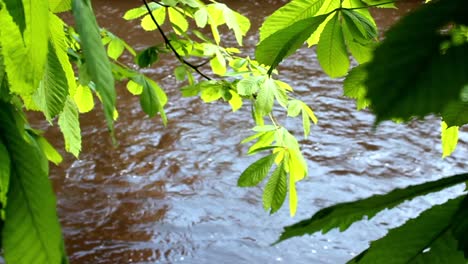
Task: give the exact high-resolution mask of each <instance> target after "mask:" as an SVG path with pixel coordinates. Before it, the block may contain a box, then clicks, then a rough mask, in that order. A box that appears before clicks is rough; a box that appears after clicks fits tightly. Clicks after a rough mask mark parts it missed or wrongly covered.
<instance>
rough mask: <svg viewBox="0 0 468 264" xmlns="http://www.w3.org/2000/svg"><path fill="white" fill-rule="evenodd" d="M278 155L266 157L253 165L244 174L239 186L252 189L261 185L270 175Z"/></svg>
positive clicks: (240, 178) (238, 182) (238, 183)
mask: <svg viewBox="0 0 468 264" xmlns="http://www.w3.org/2000/svg"><path fill="white" fill-rule="evenodd" d="M275 157H276V154H270V155H268V156H265V157H263V158H261V159H259V160H257V161H256V162H254V163H252V164H251V165H250V166H249V167H248V168H247V169H245V171H244V172H242V174H241V176H240V177H239V180H238V181H237V186H239V187H252V186H255V185H257V184H259V183H260V182H261V181H262V180H263V179H265V177H266V176H267V175H268V172H269V171H270V169H271V166H272V165H273V163H274V162H275Z"/></svg>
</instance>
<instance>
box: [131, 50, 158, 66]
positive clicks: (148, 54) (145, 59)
mask: <svg viewBox="0 0 468 264" xmlns="http://www.w3.org/2000/svg"><path fill="white" fill-rule="evenodd" d="M158 59H159V51H158V49H157V47H149V48H147V49H145V50H143V51H141V52H140V53H138V55H137V56H136V57H135V62H136V64H137V65H138V66H140V67H141V68H146V67H150V66H151V65H153V63H155V62H157V61H158Z"/></svg>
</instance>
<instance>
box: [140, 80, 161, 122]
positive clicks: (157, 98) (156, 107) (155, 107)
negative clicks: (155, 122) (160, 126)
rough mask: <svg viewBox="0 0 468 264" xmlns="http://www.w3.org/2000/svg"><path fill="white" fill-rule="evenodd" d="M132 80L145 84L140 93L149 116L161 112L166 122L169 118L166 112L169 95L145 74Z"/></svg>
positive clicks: (141, 100)
mask: <svg viewBox="0 0 468 264" xmlns="http://www.w3.org/2000/svg"><path fill="white" fill-rule="evenodd" d="M132 80H133V81H134V82H136V83H138V84H140V85H141V86H143V92H142V93H141V95H140V104H141V108H142V109H143V111H144V112H145V113H146V114H147V115H148V116H149V117H153V116H155V115H156V113H159V114H160V115H161V119H162V121H163V123H164V124H166V123H167V118H166V113H165V112H164V105H165V104H166V103H167V96H166V94H165V93H164V91H163V90H162V89H161V87H159V85H158V84H157V83H155V82H154V81H153V80H151V79H148V78H146V77H145V76H143V75H139V76H136V77H134V78H133V79H132Z"/></svg>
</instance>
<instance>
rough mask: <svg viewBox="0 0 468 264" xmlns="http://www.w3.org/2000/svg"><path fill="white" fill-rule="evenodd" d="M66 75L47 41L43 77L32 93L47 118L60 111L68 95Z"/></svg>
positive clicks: (53, 49) (49, 118)
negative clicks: (47, 50)
mask: <svg viewBox="0 0 468 264" xmlns="http://www.w3.org/2000/svg"><path fill="white" fill-rule="evenodd" d="M68 91H69V88H68V81H67V76H66V75H65V72H64V70H63V68H62V64H61V63H60V61H59V60H58V57H57V54H56V51H55V48H54V47H53V46H52V44H51V43H49V52H48V56H47V63H46V65H45V71H44V78H43V79H42V81H41V82H40V83H39V88H38V89H37V90H36V93H35V94H34V97H33V98H34V101H35V102H36V104H37V105H38V106H39V107H40V108H41V110H42V111H43V112H44V115H45V116H46V118H47V120H49V121H50V120H51V119H52V118H54V117H55V116H56V115H58V114H59V113H60V112H62V110H63V107H64V105H65V101H66V100H67V96H68Z"/></svg>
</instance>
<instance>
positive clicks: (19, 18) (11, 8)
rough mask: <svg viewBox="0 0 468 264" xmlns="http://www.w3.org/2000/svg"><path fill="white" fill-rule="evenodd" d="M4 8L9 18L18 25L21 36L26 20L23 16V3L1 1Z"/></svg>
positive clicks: (15, 0)
mask: <svg viewBox="0 0 468 264" xmlns="http://www.w3.org/2000/svg"><path fill="white" fill-rule="evenodd" d="M3 2H4V3H5V7H6V9H7V10H8V12H9V13H10V16H11V17H12V18H13V21H15V24H16V25H18V27H19V29H20V32H21V34H23V32H24V30H25V29H26V18H25V15H24V7H23V1H18V0H3Z"/></svg>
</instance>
